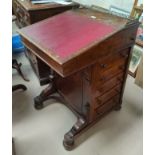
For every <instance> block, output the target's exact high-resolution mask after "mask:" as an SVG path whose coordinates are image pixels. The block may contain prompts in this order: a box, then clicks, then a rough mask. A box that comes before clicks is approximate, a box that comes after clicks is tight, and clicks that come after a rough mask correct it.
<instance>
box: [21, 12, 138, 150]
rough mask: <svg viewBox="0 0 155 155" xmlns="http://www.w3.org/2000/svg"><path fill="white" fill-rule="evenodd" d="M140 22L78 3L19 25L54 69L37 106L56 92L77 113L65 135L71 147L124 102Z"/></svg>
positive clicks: (27, 42)
mask: <svg viewBox="0 0 155 155" xmlns="http://www.w3.org/2000/svg"><path fill="white" fill-rule="evenodd" d="M138 26H139V22H138V21H129V20H127V19H123V18H120V17H117V16H114V15H110V14H107V13H100V12H97V11H93V10H89V9H76V10H74V11H67V12H65V13H63V14H60V15H56V16H54V17H53V18H49V19H47V20H44V21H42V22H39V23H37V24H34V25H31V26H29V27H27V28H23V29H22V30H21V31H20V34H21V36H22V39H23V42H24V44H25V46H26V47H27V48H29V49H30V50H31V51H32V52H33V53H34V54H35V55H36V56H37V57H39V58H40V59H42V60H43V61H44V62H45V63H46V64H47V65H48V66H50V67H51V68H52V69H53V70H54V74H53V76H51V83H50V84H49V86H48V87H47V88H46V89H44V90H43V91H42V92H41V94H40V95H39V96H37V97H36V98H35V104H34V105H35V108H36V109H41V108H43V102H44V101H45V100H46V99H49V96H50V97H55V96H54V95H53V93H55V92H57V93H59V95H60V98H61V99H62V101H63V102H64V103H65V104H66V105H67V106H68V107H69V108H70V109H71V110H72V111H73V112H74V113H75V114H76V115H77V117H78V119H77V122H76V123H75V125H73V127H72V128H71V130H69V132H67V133H66V134H65V136H64V141H63V144H64V147H65V148H66V149H72V148H73V146H74V139H75V137H76V136H77V135H79V134H80V133H81V132H82V131H83V130H84V129H87V128H88V127H90V126H91V125H92V124H94V123H95V122H96V121H97V120H98V119H100V118H101V117H102V116H103V115H104V114H106V113H108V112H109V111H112V110H113V109H115V110H119V109H120V108H121V104H122V96H123V91H124V86H125V81H126V77H127V71H128V65H129V62H130V56H131V55H130V51H131V48H132V46H133V45H134V43H135V37H136V32H137V28H138ZM49 30H50V31H49Z"/></svg>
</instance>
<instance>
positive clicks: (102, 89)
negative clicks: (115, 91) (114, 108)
mask: <svg viewBox="0 0 155 155" xmlns="http://www.w3.org/2000/svg"><path fill="white" fill-rule="evenodd" d="M123 80H124V73H120V74H119V75H118V76H116V77H114V78H112V79H110V80H108V81H107V82H105V83H103V84H100V85H96V86H94V88H93V92H94V94H95V97H97V96H100V95H101V94H104V93H106V92H107V91H109V90H111V89H112V88H114V87H116V86H117V85H121V84H122V83H123Z"/></svg>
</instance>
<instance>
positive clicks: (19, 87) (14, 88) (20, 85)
mask: <svg viewBox="0 0 155 155" xmlns="http://www.w3.org/2000/svg"><path fill="white" fill-rule="evenodd" d="M18 89H22V90H24V91H25V90H26V89H27V88H26V86H24V85H23V84H17V85H14V86H12V91H16V90H18Z"/></svg>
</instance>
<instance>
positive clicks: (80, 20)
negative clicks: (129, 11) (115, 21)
mask: <svg viewBox="0 0 155 155" xmlns="http://www.w3.org/2000/svg"><path fill="white" fill-rule="evenodd" d="M114 31H115V28H114V27H113V26H112V25H107V24H106V23H103V22H102V23H100V22H98V21H95V20H94V19H90V18H88V17H84V16H80V15H78V14H76V13H73V12H72V11H67V12H65V13H62V14H60V15H57V16H55V17H53V18H49V19H47V20H44V21H41V22H39V23H36V24H33V25H31V26H28V27H26V28H24V29H23V30H22V34H24V35H25V36H26V37H27V38H28V39H29V38H30V40H31V41H33V42H34V43H35V45H39V47H41V48H42V49H44V51H46V52H48V55H52V56H54V57H55V58H56V59H58V60H62V61H65V60H66V59H69V58H72V57H73V56H75V55H78V53H80V51H81V50H82V49H85V48H87V47H88V46H90V45H91V44H92V43H94V42H96V41H98V40H100V39H103V38H104V37H107V36H109V35H110V34H111V33H113V32H114Z"/></svg>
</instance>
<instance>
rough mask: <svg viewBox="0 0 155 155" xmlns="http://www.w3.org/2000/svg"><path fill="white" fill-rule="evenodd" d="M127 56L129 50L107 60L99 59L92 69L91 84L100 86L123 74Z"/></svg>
mask: <svg viewBox="0 0 155 155" xmlns="http://www.w3.org/2000/svg"><path fill="white" fill-rule="evenodd" d="M128 56H129V50H128V49H127V50H125V51H123V52H120V53H119V54H115V55H111V56H109V57H107V58H101V59H100V60H99V61H98V62H97V63H96V65H95V67H94V69H93V78H92V80H93V81H92V82H93V83H94V84H95V85H97V86H100V85H102V84H104V83H105V82H106V81H108V80H110V79H111V78H113V77H115V76H117V75H118V74H120V73H122V72H124V70H125V68H126V63H127V60H128Z"/></svg>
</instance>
